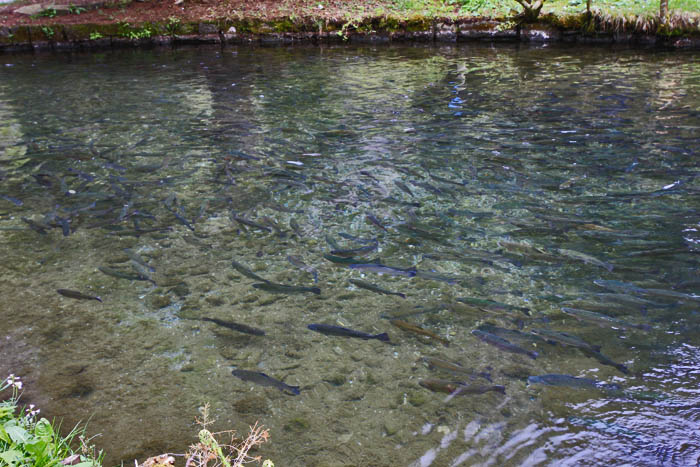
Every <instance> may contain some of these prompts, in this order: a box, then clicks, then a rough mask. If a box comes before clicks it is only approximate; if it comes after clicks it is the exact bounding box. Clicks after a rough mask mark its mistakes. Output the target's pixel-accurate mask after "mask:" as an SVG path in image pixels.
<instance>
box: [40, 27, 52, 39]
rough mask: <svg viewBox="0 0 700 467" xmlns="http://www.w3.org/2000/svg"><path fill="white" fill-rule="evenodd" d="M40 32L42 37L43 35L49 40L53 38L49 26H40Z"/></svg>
mask: <svg viewBox="0 0 700 467" xmlns="http://www.w3.org/2000/svg"><path fill="white" fill-rule="evenodd" d="M41 32H43V33H44V35H45V36H46V37H48V38H49V39H52V38H53V35H54V31H53V28H52V27H51V26H42V27H41Z"/></svg>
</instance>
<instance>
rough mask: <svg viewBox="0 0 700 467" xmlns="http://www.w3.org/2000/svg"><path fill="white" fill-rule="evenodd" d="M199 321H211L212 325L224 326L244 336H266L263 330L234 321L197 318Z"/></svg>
mask: <svg viewBox="0 0 700 467" xmlns="http://www.w3.org/2000/svg"><path fill="white" fill-rule="evenodd" d="M195 319H198V320H199V321H209V322H210V323H214V324H218V325H219V326H223V327H225V328H228V329H232V330H234V331H238V332H242V333H244V334H252V335H253V336H264V335H265V331H263V330H262V329H258V328H254V327H252V326H248V325H246V324H240V323H234V322H233V321H224V320H221V319H217V318H207V317H204V318H195Z"/></svg>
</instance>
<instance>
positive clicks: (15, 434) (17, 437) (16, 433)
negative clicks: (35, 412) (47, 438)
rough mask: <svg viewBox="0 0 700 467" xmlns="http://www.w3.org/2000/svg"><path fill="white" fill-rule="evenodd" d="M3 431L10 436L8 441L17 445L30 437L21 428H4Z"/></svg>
mask: <svg viewBox="0 0 700 467" xmlns="http://www.w3.org/2000/svg"><path fill="white" fill-rule="evenodd" d="M5 431H6V432H7V434H8V435H10V439H11V440H12V441H14V442H15V443H17V444H22V443H25V442H26V441H27V440H28V439H30V438H31V435H30V434H29V433H28V432H27V430H25V429H24V428H22V427H21V426H5Z"/></svg>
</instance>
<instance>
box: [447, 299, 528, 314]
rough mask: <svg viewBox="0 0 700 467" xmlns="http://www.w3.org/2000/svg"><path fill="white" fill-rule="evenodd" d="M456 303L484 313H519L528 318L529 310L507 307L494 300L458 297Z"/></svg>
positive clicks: (512, 306)
mask: <svg viewBox="0 0 700 467" xmlns="http://www.w3.org/2000/svg"><path fill="white" fill-rule="evenodd" d="M455 300H457V301H458V302H462V303H465V304H467V305H471V306H473V307H476V308H478V309H479V310H481V311H484V312H491V313H493V312H496V313H510V312H513V311H519V312H521V313H523V314H524V315H525V316H530V315H531V314H530V309H529V308H527V307H524V306H515V305H509V304H507V303H501V302H496V301H494V300H488V299H484V298H475V297H460V298H457V299H455Z"/></svg>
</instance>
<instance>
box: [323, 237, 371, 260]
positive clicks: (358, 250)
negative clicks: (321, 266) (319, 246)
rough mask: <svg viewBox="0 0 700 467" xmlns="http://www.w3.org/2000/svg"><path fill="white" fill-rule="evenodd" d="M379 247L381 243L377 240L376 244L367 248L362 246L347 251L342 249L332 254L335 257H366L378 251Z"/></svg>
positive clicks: (332, 251)
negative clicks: (367, 254) (365, 255)
mask: <svg viewBox="0 0 700 467" xmlns="http://www.w3.org/2000/svg"><path fill="white" fill-rule="evenodd" d="M378 246H379V242H378V241H377V240H375V241H374V243H371V244H369V245H367V246H361V247H359V248H350V249H347V250H341V249H335V250H331V254H332V255H335V256H345V257H347V256H355V255H364V254H366V253H370V252H372V251H374V250H376V249H377V247H378Z"/></svg>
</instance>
